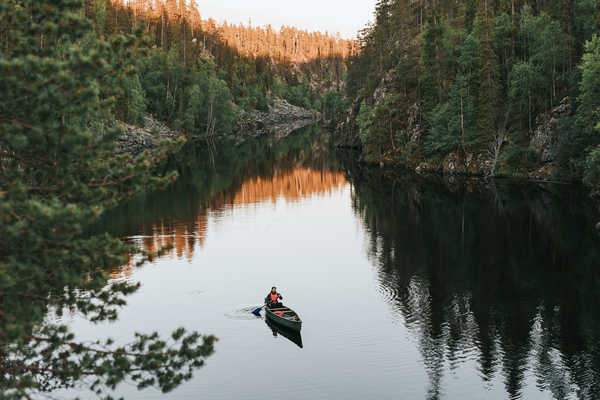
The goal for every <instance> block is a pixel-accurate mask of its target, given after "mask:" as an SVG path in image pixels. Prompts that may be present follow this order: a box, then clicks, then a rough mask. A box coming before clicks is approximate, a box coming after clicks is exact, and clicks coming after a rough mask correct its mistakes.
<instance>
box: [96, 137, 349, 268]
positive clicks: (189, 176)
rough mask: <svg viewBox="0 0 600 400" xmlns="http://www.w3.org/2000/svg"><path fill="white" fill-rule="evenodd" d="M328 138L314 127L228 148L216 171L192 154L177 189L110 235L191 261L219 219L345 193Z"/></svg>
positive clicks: (132, 209) (129, 214)
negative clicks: (269, 205)
mask: <svg viewBox="0 0 600 400" xmlns="http://www.w3.org/2000/svg"><path fill="white" fill-rule="evenodd" d="M327 137H328V136H327V135H326V134H325V133H323V132H321V131H320V130H319V129H318V128H316V127H308V128H305V129H303V130H300V131H299V132H296V133H294V134H292V135H291V136H289V137H287V138H284V139H283V140H279V141H271V140H268V139H267V140H263V141H257V142H253V143H248V144H245V145H242V146H237V147H235V148H233V150H232V147H231V146H225V145H223V146H222V147H221V148H219V149H218V150H217V153H216V154H212V155H211V157H214V158H215V159H216V164H214V165H213V164H212V163H211V162H209V157H208V156H207V154H206V152H207V149H203V148H190V149H186V151H184V158H183V159H177V160H173V161H174V164H175V165H177V166H178V168H179V169H180V173H181V175H182V176H181V178H180V180H179V182H178V183H177V184H176V185H175V186H174V187H173V188H171V189H170V190H168V191H165V192H160V193H153V194H151V195H148V196H142V197H140V198H138V199H136V200H134V201H132V202H130V203H128V204H125V205H124V206H122V207H120V208H118V209H117V210H115V211H114V212H113V213H112V214H111V215H109V216H108V217H107V221H110V222H109V223H108V225H107V226H104V227H103V229H105V230H109V231H113V232H114V233H115V234H118V235H120V236H125V237H128V238H130V239H131V240H134V241H135V242H137V243H138V244H139V245H140V247H141V248H143V249H144V250H145V251H147V252H149V253H156V252H157V251H159V250H160V249H163V248H165V247H170V248H171V250H168V251H167V252H166V254H170V255H173V256H176V257H177V258H178V259H183V258H185V259H187V260H189V261H191V260H192V259H193V257H194V251H195V250H196V249H199V248H202V246H203V244H204V242H205V240H206V237H207V230H208V226H209V221H210V220H211V216H217V217H218V216H222V215H225V214H227V213H228V212H230V210H233V209H235V208H239V207H245V206H252V205H255V204H259V203H265V202H270V203H272V204H275V203H276V202H277V201H279V200H282V199H283V200H285V201H286V202H288V203H296V202H299V201H301V200H302V199H306V198H310V197H312V196H327V195H331V194H332V193H333V192H341V191H342V190H343V188H344V186H345V185H346V184H347V181H346V177H345V174H344V173H343V172H342V171H341V170H340V169H339V168H337V167H335V164H334V162H333V160H331V158H330V156H331V154H330V152H329V147H328V146H329V142H328V141H327V140H326V139H327ZM186 152H187V154H186ZM212 220H213V221H218V220H219V218H213V219H212ZM115 222H118V223H117V224H115ZM134 264H135V263H134V261H133V260H131V261H130V262H129V263H128V264H126V265H123V266H119V267H116V268H113V269H112V270H111V277H112V278H114V279H118V278H123V277H125V278H127V277H129V276H130V275H131V272H132V271H133V268H134V267H133V265H134Z"/></svg>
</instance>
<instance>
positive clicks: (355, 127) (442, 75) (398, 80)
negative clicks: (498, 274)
mask: <svg viewBox="0 0 600 400" xmlns="http://www.w3.org/2000/svg"><path fill="white" fill-rule="evenodd" d="M599 22H600V6H599V4H598V2H596V1H593V0H576V1H546V2H539V1H529V0H518V1H517V0H513V1H499V0H495V1H492V0H486V1H468V2H450V1H438V2H429V1H417V2H413V1H408V0H379V1H378V2H377V8H376V18H375V23H374V24H373V25H372V26H368V27H366V28H365V29H364V31H363V32H362V34H361V38H360V43H359V53H358V54H357V55H356V56H352V57H351V58H350V62H349V72H348V79H347V81H346V84H347V85H346V86H347V95H348V97H349V99H350V100H351V101H352V102H353V106H352V108H351V110H350V114H349V115H348V123H347V124H344V125H343V126H342V127H341V132H340V140H342V139H344V140H343V142H344V143H345V144H350V145H360V146H362V149H363V157H364V158H365V159H366V160H370V161H373V162H378V163H379V162H382V163H393V164H404V165H408V166H410V167H411V168H413V169H417V170H435V171H443V172H445V173H464V174H476V175H487V176H495V175H506V176H520V177H529V178H536V179H560V180H580V179H585V180H586V181H587V182H588V183H590V184H592V185H596V184H597V183H598V182H597V181H598V179H597V178H596V174H597V173H596V171H597V170H598V154H599V150H594V149H595V148H596V146H597V145H598V144H600V135H599V133H600V132H599V131H598V126H597V124H598V121H599V120H600V118H599V117H598V111H597V110H598V108H599V107H600V97H599V96H598V93H600V38H598V37H597V36H596V35H597V33H598V26H599ZM340 119H341V118H340ZM349 132H350V133H349Z"/></svg>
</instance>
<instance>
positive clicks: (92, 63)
mask: <svg viewBox="0 0 600 400" xmlns="http://www.w3.org/2000/svg"><path fill="white" fill-rule="evenodd" d="M82 7H83V3H82V2H81V1H75V0H53V1H26V0H9V1H5V2H3V3H1V4H0V20H2V21H3V24H5V25H4V26H5V27H6V31H5V32H4V34H5V38H6V43H5V44H6V45H5V46H4V49H3V51H2V52H1V53H0V75H1V76H2V77H3V79H2V80H0V91H2V93H3V96H2V99H0V221H1V223H0V288H1V290H0V302H1V303H2V311H0V369H1V370H2V374H1V375H0V387H2V391H3V393H2V395H1V396H2V397H3V398H11V399H12V398H14V399H20V398H28V397H30V396H31V395H32V394H33V393H39V392H42V393H43V392H48V391H51V390H52V389H54V388H58V387H71V386H73V385H75V384H78V383H79V382H80V381H81V378H82V377H84V376H85V377H88V378H90V379H91V386H90V389H91V390H93V391H94V392H96V393H98V394H99V395H101V394H102V393H103V392H104V389H105V388H114V387H115V386H116V385H118V384H120V383H121V382H123V381H124V380H126V379H127V380H131V381H133V382H135V383H136V384H137V385H138V387H139V388H144V387H147V386H150V385H152V386H156V387H158V388H160V389H161V390H162V391H164V392H167V391H170V390H172V389H173V388H175V387H176V386H177V385H179V384H180V383H181V382H183V381H185V380H188V379H190V378H191V374H192V371H193V370H195V369H197V368H198V367H200V366H201V365H202V364H203V359H204V358H205V357H207V356H208V355H210V354H211V353H212V350H213V341H214V338H213V337H211V336H207V337H201V336H200V335H199V334H197V333H195V332H191V333H186V332H184V331H182V330H178V331H176V332H175V333H174V335H173V336H172V337H171V338H170V339H169V340H163V339H161V338H160V337H158V335H156V334H150V335H145V334H139V335H138V336H136V337H135V338H134V340H133V342H132V343H131V344H129V345H127V346H122V347H117V346H113V344H112V341H111V340H106V341H104V342H96V343H90V344H83V343H80V342H78V341H77V340H76V338H75V337H74V335H73V334H72V333H71V332H69V330H68V328H67V327H65V326H63V325H60V323H59V322H56V323H55V322H51V321H49V320H47V319H46V318H45V315H46V313H47V312H48V311H50V310H53V311H54V312H55V313H57V314H58V315H59V316H61V315H62V313H63V312H65V311H67V310H70V311H73V312H78V313H79V314H81V315H83V316H85V317H87V318H89V319H90V320H91V321H92V322H100V321H107V320H114V319H115V318H116V317H117V312H118V309H119V308H120V307H121V306H123V305H124V304H125V298H126V296H127V295H129V294H131V293H133V292H134V291H135V290H137V288H138V285H136V284H132V283H127V282H124V283H115V282H109V280H108V273H107V270H108V268H111V267H114V266H116V265H121V264H123V263H125V262H127V261H128V260H129V259H130V257H133V256H134V255H136V254H138V253H139V251H138V250H137V249H136V248H134V247H133V246H131V245H129V244H127V243H125V242H123V241H121V240H119V239H117V238H113V237H111V236H110V235H108V234H94V233H92V232H93V229H92V227H93V224H95V223H97V222H98V220H99V218H100V216H101V215H102V213H103V212H104V211H105V210H108V209H110V208H112V207H114V206H115V205H116V204H117V203H118V202H119V201H120V200H122V199H126V198H130V197H132V196H133V195H135V194H137V193H139V192H141V191H143V190H146V189H150V190H151V189H153V188H158V187H161V186H165V185H166V184H168V183H169V182H170V181H172V180H173V179H175V178H176V176H175V175H173V174H167V175H164V176H157V175H155V171H154V170H153V168H152V163H154V162H159V161H160V157H162V155H160V154H159V155H155V156H154V159H151V158H150V155H149V154H143V155H141V156H139V157H136V158H134V157H132V156H130V155H115V147H114V139H115V137H116V135H118V134H119V131H118V129H113V128H110V127H109V126H108V125H107V123H106V121H109V120H111V119H112V118H114V116H115V115H122V116H123V118H124V119H128V120H135V119H136V118H139V114H136V113H139V110H140V109H142V108H143V100H142V99H143V96H141V95H140V93H141V92H140V85H139V82H137V81H136V78H137V76H136V75H135V74H136V70H135V68H133V63H134V60H135V59H136V57H137V56H138V54H139V52H138V51H137V43H138V38H136V37H135V36H132V35H113V36H111V37H109V38H98V37H95V36H94V31H93V29H94V28H93V25H92V24H91V23H90V21H89V20H88V19H86V18H85V16H84V15H85V13H84V12H83V8H82ZM32 21H36V22H35V23H32ZM94 37H95V38H94ZM120 99H129V100H128V101H129V103H128V104H127V105H126V106H124V105H123V104H122V103H120ZM148 257H152V255H146V257H143V259H146V258H148ZM108 397H109V396H108Z"/></svg>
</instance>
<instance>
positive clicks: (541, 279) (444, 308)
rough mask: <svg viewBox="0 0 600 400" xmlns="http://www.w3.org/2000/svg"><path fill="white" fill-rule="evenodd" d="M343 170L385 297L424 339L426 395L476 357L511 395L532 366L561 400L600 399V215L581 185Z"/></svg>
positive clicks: (542, 385)
mask: <svg viewBox="0 0 600 400" xmlns="http://www.w3.org/2000/svg"><path fill="white" fill-rule="evenodd" d="M344 166H345V169H346V173H347V176H348V177H349V180H350V182H351V184H352V201H353V208H354V209H355V212H356V214H357V215H358V216H359V217H360V219H361V220H362V221H363V223H364V225H365V228H366V230H367V231H368V232H369V233H368V234H369V247H368V250H367V251H368V255H369V257H370V258H371V260H372V262H373V263H374V264H375V265H376V266H377V268H378V279H379V286H380V290H381V293H382V295H383V296H384V297H385V298H386V299H387V301H388V302H389V303H390V304H391V305H392V306H393V309H394V310H395V312H397V313H398V314H399V316H400V318H401V319H402V320H403V321H404V323H405V324H406V325H407V326H408V328H409V329H410V331H411V332H413V334H414V335H415V337H416V338H418V344H419V347H420V351H421V353H422V357H423V360H424V364H425V367H426V369H427V373H428V375H429V378H430V389H429V398H431V399H437V398H440V397H441V394H442V393H441V387H440V386H441V385H440V382H441V380H442V378H443V376H444V373H445V371H446V370H447V369H449V370H450V371H451V370H453V369H455V368H457V367H458V366H460V364H461V363H462V362H464V361H467V360H473V359H476V360H477V363H478V365H479V372H480V374H481V378H482V380H483V381H484V382H485V381H491V380H492V379H493V378H494V376H496V375H497V374H501V377H502V380H503V382H504V385H505V389H506V391H507V393H508V395H509V396H510V397H511V398H519V397H521V396H522V389H523V386H524V379H525V374H526V373H529V374H533V375H535V378H536V384H537V386H538V389H540V390H548V391H550V392H551V393H552V394H553V396H554V397H555V398H557V399H563V398H568V397H569V396H571V397H576V398H582V399H597V398H600V376H599V373H600V313H599V312H598V308H597V295H598V293H600V270H599V269H598V266H599V265H600V251H599V246H598V237H597V234H596V232H595V231H594V227H593V224H592V223H591V222H592V221H597V212H596V209H595V208H594V206H593V205H592V204H590V202H589V201H586V199H585V197H583V195H579V194H578V193H577V190H576V188H571V187H560V188H555V187H546V188H541V187H532V185H527V186H523V185H520V186H519V185H510V184H500V183H493V182H488V183H469V182H463V183H461V184H454V185H448V186H445V185H444V184H443V182H442V183H441V184H440V182H431V181H425V180H423V179H419V178H418V177H414V176H412V175H411V174H405V175H401V176H393V174H389V173H385V172H381V171H380V170H375V169H369V168H365V167H364V166H359V165H356V164H353V163H350V162H344ZM582 205H583V207H582Z"/></svg>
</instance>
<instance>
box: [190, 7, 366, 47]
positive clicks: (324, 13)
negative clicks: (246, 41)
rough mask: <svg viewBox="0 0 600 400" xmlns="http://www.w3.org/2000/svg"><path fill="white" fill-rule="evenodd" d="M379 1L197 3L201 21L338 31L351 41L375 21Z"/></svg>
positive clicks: (332, 32)
mask: <svg viewBox="0 0 600 400" xmlns="http://www.w3.org/2000/svg"><path fill="white" fill-rule="evenodd" d="M375 1H376V0H197V4H198V8H199V10H200V14H201V15H202V18H203V19H205V18H213V19H215V20H217V21H219V22H221V21H224V20H225V21H227V22H230V23H236V24H237V23H240V22H242V23H244V24H245V25H247V24H248V21H249V20H250V21H251V23H252V25H253V26H257V25H259V26H262V25H267V24H271V26H272V27H273V28H275V29H279V27H280V26H281V25H289V26H294V27H297V28H301V29H307V30H310V31H315V30H318V31H322V32H324V31H328V32H329V33H330V34H335V33H336V32H339V33H340V35H341V36H342V37H344V38H347V39H351V38H354V37H355V36H356V33H357V32H358V31H359V30H360V29H362V28H363V27H364V26H365V25H366V24H367V22H369V21H372V20H373V10H374V9H375Z"/></svg>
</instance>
